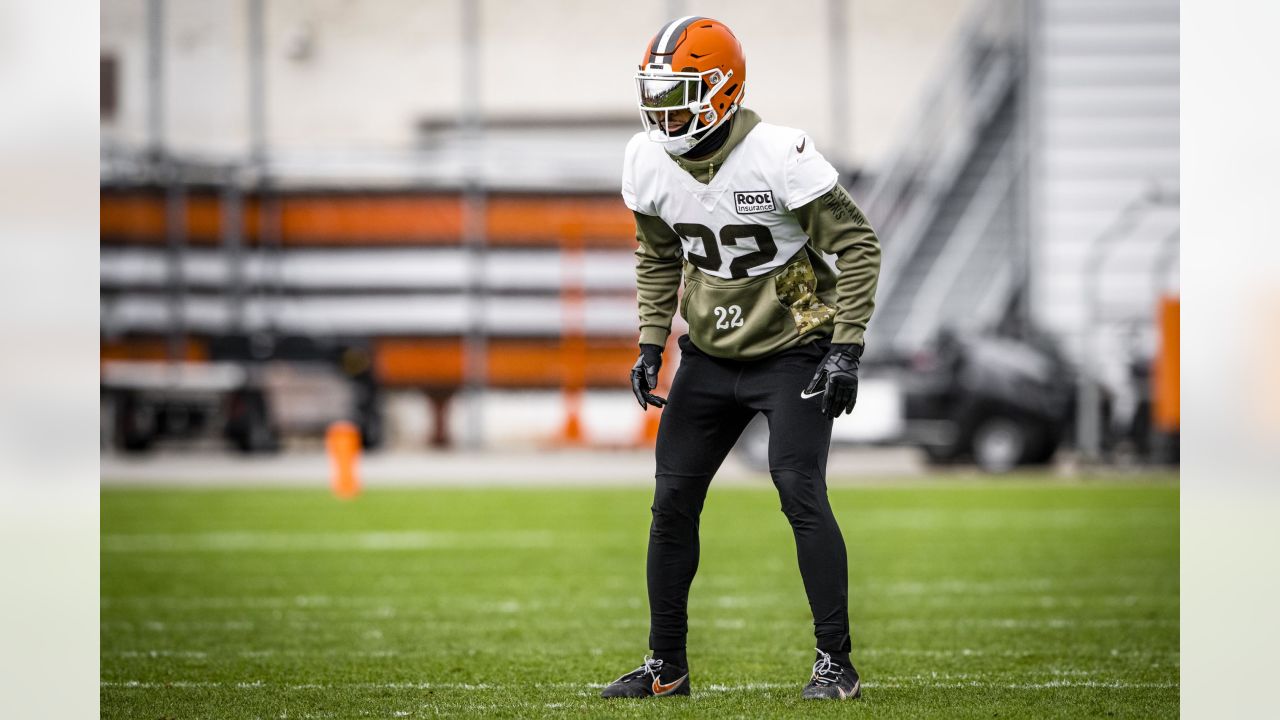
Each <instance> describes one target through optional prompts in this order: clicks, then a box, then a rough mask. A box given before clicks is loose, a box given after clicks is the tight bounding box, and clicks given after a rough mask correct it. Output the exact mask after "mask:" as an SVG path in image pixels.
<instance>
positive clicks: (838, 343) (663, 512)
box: [602, 17, 880, 699]
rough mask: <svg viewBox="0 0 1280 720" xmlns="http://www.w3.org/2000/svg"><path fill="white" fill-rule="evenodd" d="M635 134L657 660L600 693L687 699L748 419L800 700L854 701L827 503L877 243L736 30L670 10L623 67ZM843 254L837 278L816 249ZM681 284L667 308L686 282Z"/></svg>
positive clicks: (638, 381) (838, 550) (640, 369)
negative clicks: (706, 571)
mask: <svg viewBox="0 0 1280 720" xmlns="http://www.w3.org/2000/svg"><path fill="white" fill-rule="evenodd" d="M635 83H636V91H637V94H638V96H639V104H640V117H641V120H642V122H643V124H644V131H643V132H641V133H639V134H637V135H636V136H635V137H633V138H632V139H631V142H630V143H629V144H628V145H627V149H626V160H625V165H624V169H623V176H622V196H623V199H624V201H625V202H626V205H627V207H629V208H630V209H631V210H632V211H633V212H634V214H635V221H636V239H637V240H638V242H639V248H638V249H637V250H636V257H637V263H636V285H637V299H638V305H639V315H640V338H639V344H640V357H639V359H638V360H637V361H636V364H635V367H634V368H633V369H632V371H631V386H632V389H633V391H634V392H635V395H636V399H637V401H639V403H640V406H641V407H644V408H646V409H647V407H648V406H649V405H653V406H655V407H658V408H665V409H662V410H661V412H662V418H661V422H660V424H659V429H658V438H657V448H656V454H657V469H656V481H657V482H656V489H655V492H654V499H653V507H652V512H653V521H652V525H651V527H650V532H649V554H648V562H647V575H648V587H649V610H650V633H649V646H650V648H651V649H652V653H653V654H652V656H646V657H645V661H644V664H643V665H642V666H640V667H639V668H637V669H636V670H634V671H632V672H630V673H627V674H626V675H623V676H622V677H620V678H618V679H617V680H615V681H614V682H613V683H611V684H609V685H608V686H607V687H605V688H604V691H603V693H602V695H603V696H604V697H652V696H665V695H688V694H689V690H690V680H689V662H688V659H687V657H686V652H685V638H686V635H687V631H688V615H687V606H688V598H689V586H690V583H691V582H692V581H693V576H694V573H695V572H696V570H697V567H698V518H699V515H700V513H701V511H702V504H703V500H704V499H705V497H706V493H707V487H708V485H709V484H710V482H711V478H712V476H713V475H714V474H715V472H716V470H717V469H718V468H719V467H720V464H721V462H722V461H723V460H724V458H725V456H726V455H727V454H728V452H729V450H730V449H731V448H732V447H733V445H734V443H735V441H736V440H737V439H738V436H739V435H740V434H741V433H742V430H743V429H744V428H745V427H746V425H747V423H748V422H749V421H750V420H751V418H752V417H753V416H754V415H755V414H756V413H758V412H763V413H764V414H765V417H766V419H767V420H768V423H769V466H770V474H771V476H772V478H773V483H774V485H775V486H776V487H777V490H778V494H779V496H780V497H781V500H782V511H783V512H784V513H785V515H786V517H787V519H788V520H789V521H790V523H791V527H792V531H793V534H794V536H795V542H796V550H797V555H798V559H799V564H800V573H801V575H802V577H803V580H804V587H805V593H806V594H807V595H808V600H809V607H810V609H811V610H812V612H813V625H814V634H815V636H816V639H817V643H816V644H817V657H816V661H815V662H814V664H813V668H812V672H811V676H810V680H809V683H808V685H806V686H805V687H804V689H803V693H802V694H803V697H805V698H815V699H816V698H834V699H846V698H857V697H859V696H860V694H861V690H860V685H859V679H858V672H857V670H855V669H854V666H853V663H852V662H851V661H850V659H849V652H850V639H849V612H848V563H847V559H846V555H845V545H844V539H843V538H842V536H841V534H840V528H839V526H838V525H837V524H836V519H835V516H834V515H833V514H832V511H831V506H830V504H829V503H828V501H827V490H826V469H827V467H826V466H827V453H828V449H829V445H830V441H831V424H832V420H833V418H835V417H837V416H839V415H841V414H843V413H847V412H850V411H852V409H853V406H854V402H855V401H856V399H857V393H858V361H859V358H860V357H861V355H862V347H863V332H864V330H865V329H866V326H867V321H868V320H869V319H870V317H871V311H872V307H873V304H874V302H873V301H874V296H875V289H876V281H877V277H878V275H879V268H880V245H879V241H878V240H877V239H876V235H875V231H874V230H872V228H871V226H870V224H869V223H868V222H867V219H866V217H865V216H864V215H863V214H862V212H861V211H860V210H859V209H858V207H857V206H856V205H855V204H854V202H853V200H852V199H850V197H849V194H848V193H847V192H845V190H844V188H843V187H841V186H840V184H839V183H838V182H837V180H838V176H837V172H836V170H835V168H833V167H832V166H831V164H830V163H828V162H827V161H826V160H825V159H824V158H823V157H822V155H821V154H819V153H818V149H817V148H816V147H815V146H814V143H813V140H812V139H811V138H809V137H808V136H807V135H806V134H805V133H804V132H802V131H800V130H796V129H792V128H787V127H780V126H777V125H771V124H769V123H766V122H763V121H762V120H761V119H760V117H759V116H758V115H757V114H756V113H754V112H752V111H751V110H749V109H747V108H746V107H744V106H743V104H742V98H743V95H744V94H745V93H746V89H747V65H746V60H745V57H744V55H743V52H742V48H741V46H740V45H739V43H738V40H737V38H735V37H734V35H733V33H732V32H730V30H729V28H728V27H726V26H725V25H724V24H723V23H720V22H717V21H715V20H712V19H710V18H705V17H682V18H679V19H677V20H672V21H671V22H669V23H667V24H666V25H664V26H663V27H662V29H661V30H659V31H658V34H657V35H655V36H654V37H653V39H652V40H650V41H649V43H648V44H647V45H646V46H645V49H644V55H643V57H642V58H641V61H640V67H639V72H638V73H637V74H636V77H635ZM823 252H826V253H831V254H834V255H835V256H836V262H835V265H836V269H838V271H839V273H838V275H837V273H836V272H835V271H833V269H832V268H831V266H830V265H829V264H828V263H827V261H826V260H825V258H824V257H823V255H822V253H823ZM682 278H683V281H684V292H683V294H682V295H680V296H679V298H680V299H679V302H678V303H677V289H678V288H679V286H680V283H681V279H682ZM677 311H678V312H679V313H680V314H681V316H682V317H683V318H684V319H685V320H686V321H687V322H688V325H689V332H688V334H687V335H683V336H681V337H680V338H679V340H678V343H679V345H680V350H681V355H680V357H681V361H680V366H679V368H678V369H677V371H676V374H675V378H674V380H673V381H672V384H671V390H670V394H669V396H668V397H667V398H665V399H664V398H662V397H660V396H658V395H655V394H654V389H655V388H656V386H657V382H658V371H659V368H661V366H662V352H663V348H664V346H665V345H666V342H667V338H668V335H669V333H670V328H671V318H672V316H673V315H674V313H675V312H677Z"/></svg>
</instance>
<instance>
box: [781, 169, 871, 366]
mask: <svg viewBox="0 0 1280 720" xmlns="http://www.w3.org/2000/svg"><path fill="white" fill-rule="evenodd" d="M793 212H794V213H795V216H796V219H797V220H799V222H800V227H802V228H804V231H805V233H806V234H807V235H808V236H809V240H810V242H812V243H813V246H814V247H816V248H817V249H819V250H821V251H823V252H826V253H831V254H833V255H835V256H836V270H837V271H839V275H838V276H837V278H836V317H835V324H836V328H835V335H834V336H833V337H832V338H831V342H833V343H852V344H855V345H861V344H863V338H862V336H863V333H864V332H866V329H867V322H868V321H870V320H871V312H872V311H873V310H874V309H875V305H876V283H877V281H878V280H879V278H880V240H879V239H878V238H876V231H875V230H874V229H872V227H871V223H870V222H868V221H867V216H866V215H863V214H862V211H861V210H859V209H858V206H857V205H856V204H854V202H853V198H851V197H849V193H848V192H846V191H845V189H844V188H843V187H841V186H840V185H838V184H837V185H836V186H835V187H834V188H832V189H831V190H829V191H828V192H827V193H826V194H825V195H823V196H821V197H819V198H818V199H816V200H814V201H812V202H810V203H807V204H805V205H801V206H800V207H798V208H796V209H795V210H794V211H793Z"/></svg>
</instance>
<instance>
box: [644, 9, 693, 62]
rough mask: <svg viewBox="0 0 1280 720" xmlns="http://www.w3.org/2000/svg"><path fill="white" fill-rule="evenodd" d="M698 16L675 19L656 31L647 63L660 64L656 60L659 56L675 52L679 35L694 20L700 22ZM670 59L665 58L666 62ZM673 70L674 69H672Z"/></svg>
mask: <svg viewBox="0 0 1280 720" xmlns="http://www.w3.org/2000/svg"><path fill="white" fill-rule="evenodd" d="M701 19H702V17H701V16H699V15H686V16H684V17H682V18H676V19H675V20H672V21H671V22H669V23H667V24H666V25H664V26H663V27H662V29H661V30H659V31H658V34H657V36H656V37H655V38H654V40H653V47H651V48H650V49H649V62H651V63H655V62H662V61H661V60H659V59H658V56H659V55H670V54H671V53H673V52H675V50H676V43H677V42H678V41H679V40H680V34H681V33H683V32H684V31H685V28H687V27H689V26H690V25H692V24H693V22H694V21H695V20H701ZM670 61H671V59H670V58H667V62H670ZM672 69H673V70H675V69H676V68H672Z"/></svg>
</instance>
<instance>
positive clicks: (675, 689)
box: [600, 655, 689, 698]
mask: <svg viewBox="0 0 1280 720" xmlns="http://www.w3.org/2000/svg"><path fill="white" fill-rule="evenodd" d="M688 694H689V670H688V669H687V668H682V667H676V666H675V665H671V664H669V663H663V662H662V661H661V660H657V659H654V658H651V657H649V656H648V655H645V657H644V665H641V666H640V667H638V668H636V669H635V670H632V671H631V672H629V673H627V674H626V675H623V676H622V677H620V678H618V679H617V680H614V681H613V682H611V683H609V684H608V685H607V686H606V687H605V689H604V690H602V691H601V692H600V697H602V698H619V697H626V698H646V697H663V696H666V695H688Z"/></svg>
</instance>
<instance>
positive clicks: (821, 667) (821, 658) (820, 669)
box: [813, 650, 844, 685]
mask: <svg viewBox="0 0 1280 720" xmlns="http://www.w3.org/2000/svg"><path fill="white" fill-rule="evenodd" d="M842 675H844V669H843V668H841V667H840V666H839V665H837V664H835V663H834V662H832V661H831V653H825V652H822V651H821V650H818V660H817V662H815V663H814V664H813V680H814V682H816V683H818V684H820V685H831V684H834V683H837V682H840V677H841V676H842Z"/></svg>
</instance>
